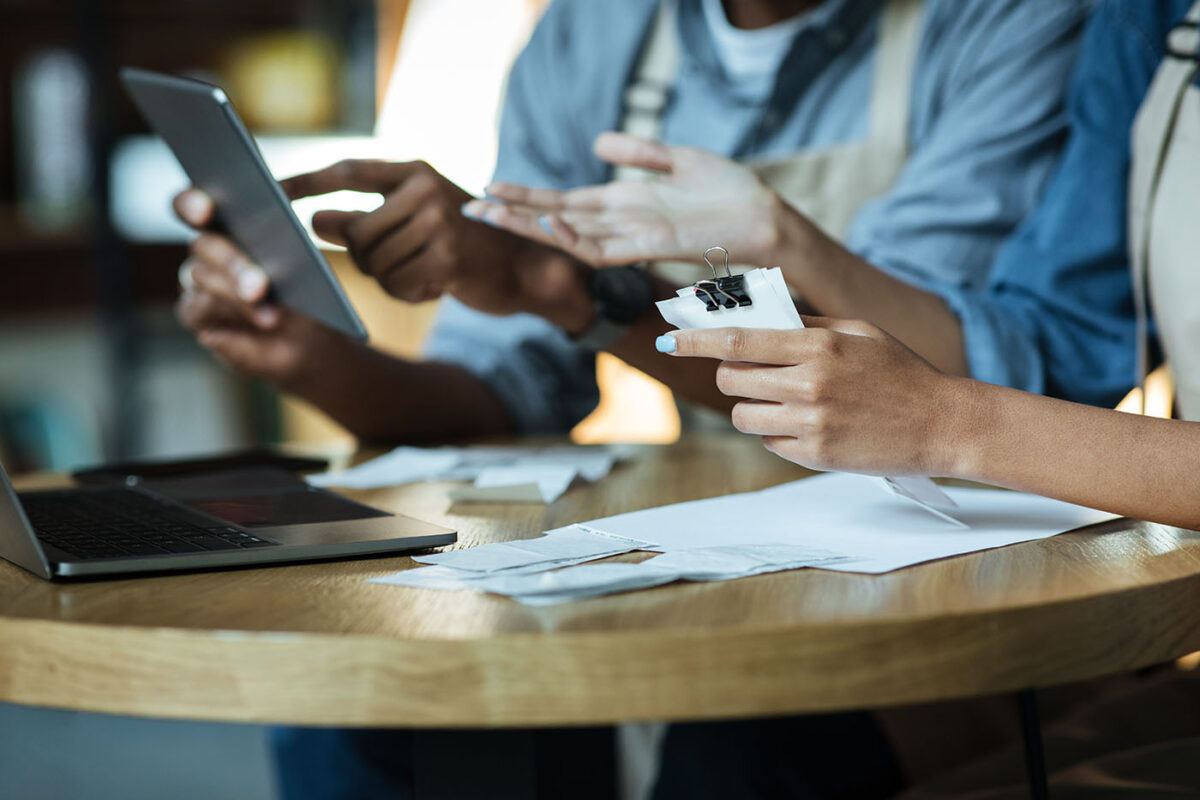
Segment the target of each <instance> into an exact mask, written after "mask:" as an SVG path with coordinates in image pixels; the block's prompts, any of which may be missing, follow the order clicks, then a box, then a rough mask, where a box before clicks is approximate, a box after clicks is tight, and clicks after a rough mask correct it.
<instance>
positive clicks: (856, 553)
mask: <svg viewBox="0 0 1200 800" xmlns="http://www.w3.org/2000/svg"><path fill="white" fill-rule="evenodd" d="M945 491H946V493H947V494H948V495H949V496H950V498H951V499H953V500H954V501H955V502H956V503H957V505H958V508H957V509H956V512H955V516H956V517H958V518H960V519H962V521H963V522H965V523H966V524H967V525H969V526H970V528H969V529H963V528H958V527H955V526H952V525H950V524H948V523H946V522H944V521H942V520H940V519H937V518H935V517H932V516H930V515H929V514H928V513H927V512H926V511H925V510H924V509H921V508H918V507H917V506H915V505H913V504H910V503H908V502H907V501H903V500H900V499H899V498H896V497H893V496H891V495H889V494H886V493H884V492H881V491H880V490H879V488H878V485H877V484H876V482H875V481H874V480H873V479H872V478H869V477H865V476H862V475H850V474H842V473H832V474H826V475H818V476H816V477H813V478H807V479H805V480H801V481H795V482H793V483H786V484H783V485H782V486H776V487H773V488H770V489H764V490H762V491H758V492H748V493H745V494H735V495H726V496H724V497H715V498H712V499H710V500H698V501H694V502H690V503H680V504H676V505H670V506H662V507H659V508H652V509H647V510H645V511H635V512H632V513H629V514H620V515H618V516H614V517H606V518H604V519H598V520H592V521H590V522H586V523H583V524H581V525H573V526H568V527H566V528H560V529H557V530H555V531H550V532H549V533H550V534H551V535H558V534H560V533H562V532H565V531H571V530H582V531H590V532H604V533H609V534H613V535H616V536H624V537H628V538H630V539H637V540H641V541H646V542H652V543H653V544H654V546H655V549H660V550H664V551H673V550H688V549H694V548H699V547H716V546H737V545H740V544H743V543H745V542H747V541H753V542H755V543H763V544H766V543H775V544H792V545H804V546H808V547H815V548H820V549H823V550H828V551H830V552H833V553H837V554H840V555H845V556H848V557H849V560H847V561H844V562H840V563H836V564H829V565H827V566H825V567H824V568H827V569H832V570H838V571H842V572H868V573H878V572H889V571H891V570H894V569H899V568H901V567H907V566H910V565H912V564H919V563H921V562H923V561H932V560H934V559H938V558H946V557H947V556H954V555H960V554H962V553H971V552H975V551H977V550H987V549H989V548H992V547H1001V546H1003V545H1008V544H1016V543H1017V542H1026V541H1030V540H1033V539H1043V538H1046V537H1048V536H1053V535H1055V534H1057V533H1062V532H1064V531H1068V530H1073V529H1075V528H1078V527H1082V526H1085V525H1092V524H1095V523H1097V522H1103V521H1105V520H1109V519H1115V518H1116V517H1115V515H1113V514H1108V513H1106V512H1103V511H1096V510H1094V509H1090V508H1084V507H1082V506H1076V505H1071V504H1070V503H1063V502H1060V501H1058V500H1051V499H1049V498H1045V497H1039V496H1037V495H1030V494H1023V493H1020V492H1007V491H1003V490H999V489H960V488H948V489H946V490H945Z"/></svg>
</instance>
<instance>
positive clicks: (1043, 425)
mask: <svg viewBox="0 0 1200 800" xmlns="http://www.w3.org/2000/svg"><path fill="white" fill-rule="evenodd" d="M939 411H940V413H941V414H942V415H943V418H944V419H945V420H946V424H945V426H944V427H943V430H942V435H941V436H940V437H939V438H941V439H942V440H943V441H944V442H945V444H944V453H945V455H944V462H945V463H946V464H947V466H948V469H947V470H946V472H947V473H948V474H950V475H953V476H954V477H960V478H966V479H969V480H977V481H982V482H984V483H991V484H995V485H998V486H1004V487H1007V488H1010V489H1018V490H1021V491H1029V492H1035V493H1037V494H1043V495H1048V496H1050V497H1055V498H1058V499H1060V500H1066V501H1068V502H1072V503H1078V504H1080V505H1086V506H1091V507H1094V508H1100V509H1103V510H1106V511H1111V512H1113V513H1116V514H1121V515H1123V516H1128V517H1134V518H1137V519H1145V520H1150V521H1153V522H1161V523H1164V524H1168V525H1178V526H1180V527H1184V528H1192V529H1197V528H1200V424H1198V423H1191V422H1182V421H1179V420H1164V419H1156V418H1151V417H1142V416H1137V415H1133V414H1125V413H1122V412H1119V411H1112V410H1107V409H1101V408H1096V407H1093V406H1085V405H1080V404H1076V403H1068V402H1066V401H1063V400H1055V399H1051V398H1048V397H1042V396H1039V395H1034V394H1029V393H1026V392H1020V391H1016V390H1014V389H1007V388H1004V387H999V386H993V385H991V384H984V383H978V382H976V381H968V380H963V379H955V382H954V386H953V392H952V394H951V395H950V397H949V399H948V401H947V402H946V403H945V404H943V405H942V406H941V407H940V409H939Z"/></svg>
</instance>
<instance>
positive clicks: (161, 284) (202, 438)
mask: <svg viewBox="0 0 1200 800" xmlns="http://www.w3.org/2000/svg"><path fill="white" fill-rule="evenodd" d="M544 4H545V0H169V1H164V0H0V30H2V31H3V32H4V40H5V43H6V46H5V47H4V48H3V50H2V51H0V73H2V74H0V165H2V166H0V268H2V269H3V275H4V279H3V285H2V286H0V459H3V463H4V464H5V465H6V467H7V468H8V469H9V470H10V471H12V472H20V471H24V470H28V469H67V468H71V467H75V466H78V465H81V464H88V463H95V462H99V461H105V460H112V459H118V458H120V459H125V458H131V457H157V456H168V455H176V454H182V453H195V452H202V451H209V450H220V449H226V448H230V447H236V446H241V445H245V444H250V443H257V442H280V441H306V442H311V441H329V440H336V439H346V438H348V437H346V436H345V434H344V432H343V431H341V430H339V429H338V428H337V427H336V426H334V425H332V424H331V423H330V422H328V420H326V419H325V418H324V417H323V416H322V415H320V414H318V413H316V412H314V411H312V410H311V409H308V408H306V407H304V406H303V405H301V404H299V403H296V402H293V401H290V400H287V399H285V398H281V397H279V396H278V395H277V394H276V393H275V392H274V391H273V390H271V389H270V387H267V386H264V385H261V384H257V383H254V382H250V381H246V380H243V379H241V378H239V377H238V376H236V375H233V374H231V373H230V372H228V371H227V370H225V369H223V368H222V367H221V366H220V365H219V364H217V363H215V362H214V361H213V360H212V359H211V358H210V357H209V356H208V355H207V354H206V353H205V352H204V351H203V350H202V349H201V348H200V347H198V346H197V345H196V344H195V343H194V342H193V340H192V339H191V337H190V336H189V335H187V334H186V332H185V331H183V330H182V328H181V327H180V326H179V325H178V323H177V322H176V321H175V319H174V316H173V313H172V308H171V307H172V303H173V302H174V299H175V296H176V291H177V286H176V280H177V279H176V271H177V268H178V266H179V264H180V262H181V261H182V260H183V258H184V256H185V245H186V241H187V238H188V232H187V231H186V229H184V228H183V226H182V225H180V224H179V223H178V222H176V221H175V220H174V218H173V215H172V213H171V210H170V198H171V197H172V196H173V195H174V194H175V193H176V192H177V191H178V190H179V189H181V188H183V187H184V186H185V185H186V181H185V178H184V175H183V173H182V171H181V170H180V168H179V167H178V165H177V163H176V162H175V160H174V157H173V156H172V155H171V154H170V152H169V151H168V150H167V148H166V147H165V145H163V144H162V143H161V142H160V141H159V140H158V139H157V138H156V137H154V136H152V135H150V134H149V133H148V132H147V128H146V126H145V124H144V123H143V122H142V120H141V118H140V117H139V115H138V114H137V112H136V110H135V109H134V107H133V106H132V104H131V103H130V101H129V100H128V98H127V97H126V96H125V95H124V93H123V91H122V90H121V88H120V86H119V84H118V82H117V77H116V76H117V70H118V69H119V67H121V66H123V65H134V66H139V67H144V68H147V69H153V70H160V71H165V72H171V73H176V74H183V75H190V76H195V77H199V78H203V79H206V80H209V81H212V82H214V83H217V84H219V85H221V86H222V87H224V88H225V89H226V91H227V93H228V95H229V96H230V97H231V99H232V101H233V103H234V106H235V107H236V108H237V109H238V111H239V113H240V114H241V116H242V117H243V119H244V120H245V122H246V123H247V126H248V127H249V128H250V129H251V131H252V133H254V135H255V137H256V138H257V140H258V142H259V146H260V148H261V150H262V151H263V154H264V157H265V158H266V160H267V162H268V165H269V166H270V167H271V168H272V170H273V171H274V172H275V174H276V175H277V176H280V177H283V176H286V175H288V174H294V173H296V172H300V171H304V170H308V169H313V168H317V167H321V166H325V165H327V164H330V163H333V162H334V161H337V160H339V159H341V158H346V157H379V158H389V159H401V160H409V159H418V158H419V159H424V160H427V161H429V162H430V163H431V164H433V165H434V166H435V167H436V168H437V169H438V170H440V171H441V172H442V173H443V174H445V175H446V176H447V177H449V178H450V179H451V180H453V181H455V182H457V183H458V184H460V185H461V186H462V187H463V188H465V189H466V190H468V191H470V192H475V193H478V192H480V191H481V190H482V188H483V186H484V185H485V184H486V182H487V180H488V178H489V177H490V174H491V171H492V167H493V162H494V159H495V151H496V124H497V119H498V112H499V101H500V96H501V92H502V88H503V83H504V79H505V75H506V73H507V69H508V66H509V64H510V63H511V61H512V59H513V58H514V57H515V55H516V53H517V52H518V51H519V50H520V48H521V46H522V45H523V44H524V42H525V40H526V38H527V37H528V34H529V31H530V29H531V27H532V25H533V24H534V22H535V21H536V19H537V16H538V15H539V14H540V12H541V10H542V7H543V6H544ZM345 195H346V196H332V197H326V198H317V199H314V200H309V201H302V202H300V203H298V204H297V211H298V213H299V215H300V217H301V218H302V219H303V220H305V222H306V223H307V220H308V219H309V218H310V217H311V213H312V211H314V210H315V209H316V208H318V207H322V206H324V207H340V208H371V207H373V206H374V205H376V204H377V203H378V202H379V198H378V197H377V196H364V195H352V194H350V193H345ZM327 255H328V256H329V259H330V261H331V263H332V264H333V265H334V268H335V270H336V271H337V273H338V275H339V277H340V278H341V279H342V281H343V284H344V285H345V286H346V288H347V291H348V292H349V294H350V296H351V300H352V302H353V303H354V305H355V306H356V307H357V308H358V309H359V311H360V313H361V314H362V316H363V318H364V321H365V322H366V324H367V326H368V328H369V330H370V333H371V337H372V340H373V342H374V343H375V344H376V345H377V346H379V347H381V348H382V349H385V350H389V351H392V352H396V353H400V354H405V355H414V354H415V353H416V352H417V350H418V348H419V345H420V342H421V339H422V337H423V335H424V333H425V330H426V328H427V326H428V323H429V320H430V318H431V316H432V312H433V308H432V304H430V305H429V306H405V305H402V304H399V303H396V302H394V301H392V300H390V299H388V298H387V297H386V296H385V295H384V294H383V293H382V292H381V291H380V290H379V289H378V288H377V287H376V286H375V284H374V283H373V282H369V281H367V280H365V279H363V278H362V277H361V276H360V275H359V273H358V272H357V270H355V269H354V267H353V266H352V265H351V264H349V263H348V262H347V260H346V258H345V256H344V254H342V253H338V252H329V253H327ZM601 371H602V373H604V375H605V382H606V385H608V386H610V387H611V384H612V383H613V381H614V380H616V381H619V380H621V376H620V374H619V372H620V370H619V366H618V365H615V364H612V363H609V362H606V363H605V364H604V365H602V367H601ZM663 391H665V390H663ZM615 394H623V395H625V396H626V397H627V399H628V401H629V402H630V403H633V404H635V405H642V406H643V407H644V401H648V402H655V401H657V402H658V404H659V406H661V400H662V397H663V394H662V392H660V391H659V389H658V388H656V387H655V386H653V385H649V384H633V383H630V384H629V385H628V386H627V387H626V391H624V392H619V393H614V392H612V391H608V392H606V396H608V397H609V398H610V399H611V396H613V395H615ZM671 413H673V412H672V411H670V410H669V409H668V411H665V412H664V414H666V415H667V416H661V415H660V416H655V415H649V416H648V415H646V414H644V413H640V414H637V415H622V414H620V413H616V414H614V413H612V412H611V409H610V410H609V413H608V414H607V415H606V416H607V419H608V421H607V422H605V421H603V420H599V419H597V420H589V422H588V423H587V424H586V425H584V426H583V427H582V428H581V429H580V430H579V431H578V432H577V438H579V439H581V440H586V441H597V440H601V439H622V438H623V439H635V440H642V441H654V440H663V439H670V438H672V437H673V436H674V435H676V431H677V426H676V427H673V426H674V425H675V423H674V422H673V421H672V420H670V419H668V418H667V417H669V416H670V414H671ZM622 418H624V422H619V421H618V422H614V420H621V419H622Z"/></svg>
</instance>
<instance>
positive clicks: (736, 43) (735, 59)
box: [701, 0, 811, 101]
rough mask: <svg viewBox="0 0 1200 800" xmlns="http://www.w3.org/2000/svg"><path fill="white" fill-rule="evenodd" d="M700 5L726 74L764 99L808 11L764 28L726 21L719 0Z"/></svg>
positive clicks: (752, 94) (748, 90)
mask: <svg viewBox="0 0 1200 800" xmlns="http://www.w3.org/2000/svg"><path fill="white" fill-rule="evenodd" d="M701 5H702V7H703V9H704V19H705V21H706V22H707V23H708V30H709V32H710V33H711V35H712V39H713V43H714V44H715V45H716V50H717V57H718V58H719V59H720V60H721V64H722V65H723V66H724V67H725V71H726V72H728V73H729V77H730V78H732V79H733V80H735V81H737V83H738V84H739V85H740V86H742V87H744V88H745V93H746V94H747V95H748V96H751V97H755V98H758V99H761V100H763V101H765V100H767V99H768V98H769V97H770V94H771V90H772V89H774V88H775V77H776V75H777V74H778V73H779V66H780V65H781V64H782V63H783V59H784V57H785V56H786V55H787V52H788V49H789V48H791V46H792V41H793V40H794V39H795V38H796V34H797V33H798V32H799V31H800V29H801V28H802V27H804V20H805V18H806V17H807V16H808V15H809V13H811V12H808V11H806V12H804V13H803V14H797V15H796V16H794V17H792V18H790V19H785V20H784V21H783V22H777V23H775V24H774V25H769V26H767V27H765V28H757V29H755V30H743V29H741V28H735V27H734V26H733V25H731V24H730V23H729V18H728V17H727V16H725V9H724V7H722V5H721V0H702V4H701Z"/></svg>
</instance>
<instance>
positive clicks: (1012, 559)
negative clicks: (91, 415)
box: [0, 437, 1200, 727]
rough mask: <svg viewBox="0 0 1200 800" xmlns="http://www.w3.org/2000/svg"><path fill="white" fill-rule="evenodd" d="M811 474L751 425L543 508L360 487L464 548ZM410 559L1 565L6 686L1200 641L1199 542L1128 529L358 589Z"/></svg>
mask: <svg viewBox="0 0 1200 800" xmlns="http://www.w3.org/2000/svg"><path fill="white" fill-rule="evenodd" d="M805 474H806V473H805V472H804V471H803V470H800V469H799V468H797V467H794V466H792V465H790V464H788V463H786V462H784V461H782V460H780V459H777V458H775V457H774V456H772V455H770V454H768V453H766V452H765V451H763V450H762V449H761V448H760V447H759V445H758V443H757V441H756V440H755V439H753V438H749V437H718V438H707V439H696V440H690V441H684V442H681V443H680V444H677V445H673V446H669V447H661V448H650V447H648V448H645V449H644V450H642V451H640V454H639V456H638V458H637V459H636V460H635V461H633V462H631V463H628V464H625V465H622V466H620V467H618V468H617V469H616V470H615V471H614V473H613V474H612V475H611V476H610V477H608V478H606V479H605V480H604V481H602V482H601V483H599V484H596V485H592V486H583V487H580V486H576V487H575V488H572V489H571V490H570V491H569V492H568V493H567V494H566V495H565V496H564V497H563V498H562V499H561V500H559V501H558V502H557V503H554V504H553V505H550V506H548V507H542V506H532V505H511V506H500V505H487V506H483V505H472V506H468V505H460V506H451V505H450V504H449V502H448V500H447V489H448V484H417V485H411V486H406V487H401V488H397V489H389V490H381V491H373V492H358V493H353V494H354V496H356V497H360V498H362V499H365V500H367V501H368V502H371V503H375V504H378V505H381V506H385V507H389V508H393V509H396V510H402V511H405V512H406V513H409V514H411V515H413V516H416V517H418V518H422V519H427V520H430V521H433V522H439V523H443V524H446V525H449V526H452V527H455V528H457V529H458V530H459V531H460V543H459V546H462V547H465V546H471V545H476V544H482V543H484V542H492V541H499V540H504V539H513V538H522V537H531V536H535V535H537V534H538V532H540V531H542V530H544V529H548V528H554V527H557V526H561V525H565V524H568V523H572V522H579V521H583V520H586V519H590V518H594V517H598V516H602V515H607V514H612V513H616V512H620V511H628V510H633V509H638V508H644V507H648V506H652V505H658V504H662V503H668V502H676V501H681V500H690V499H698V498H701V497H707V496H712V495H716V494H722V493H726V492H734V491H746V490H751V489H756V488H761V487H765V486H768V485H771V484H775V483H779V482H782V481H786V480H790V479H794V478H798V477H802V476H803V475H805ZM26 485H28V482H27V483H26ZM797 514H803V509H797ZM630 557H634V556H626V558H630ZM412 565H413V562H412V561H410V560H409V559H407V558H384V559H369V560H359V561H344V562H338V563H324V564H308V565H298V566H286V567H274V568H270V569H253V570H240V571H232V572H211V573H198V574H190V575H173V576H168V577H153V578H141V579H136V580H113V581H101V582H92V583H76V584H50V583H47V582H45V581H42V580H40V579H38V578H35V577H33V576H32V575H29V574H27V573H25V572H23V571H22V570H20V569H18V568H16V567H13V566H11V565H8V564H0V699H3V700H7V701H10V702H15V703H23V704H28V705H36V706H51V707H62V708H72V709H80V710H88V711H101V712H113V713H120V714H133V715H141V716H146V717H173V718H188V719H207V720H225V721H248V722H249V721H253V722H271V723H296V724H320V725H345V726H373V725H383V726H408V727H435V726H436V727H456V726H469V727H490V726H496V727H522V726H540V725H547V726H549V725H563V724H576V723H610V722H617V721H632V720H657V719H668V720H686V719H700V718H720V717H738V716H752V715H768V714H780V713H785V712H805V711H820V710H831V709H841V708H852V707H853V708H863V707H883V706H888V705H893V704H901V703H911V702H918V701H927V700H935V699H946V698H956V697H966V696H971V695H979V694H990V693H996V692H1001V691H1008V690H1020V689H1025V688H1029V687H1040V686H1046V685H1051V684H1058V683H1064V682H1068V681H1075V680H1080V679H1084V678H1089V677H1092V676H1098V675H1103V674H1107V673H1113V672H1118V671H1122V670H1129V669H1132V668H1136V667H1141V666H1144V665H1149V664H1154V663H1158V662H1162V661H1164V660H1168V659H1171V658H1174V657H1177V656H1180V655H1183V654H1185V653H1188V652H1190V651H1194V650H1198V649H1200V534H1197V533H1193V532H1188V531H1181V530H1176V529H1172V528H1166V527H1162V526H1158V525H1147V524H1143V523H1131V522H1128V521H1119V522H1115V523H1110V524H1107V525H1105V526H1103V527H1100V528H1095V529H1089V530H1088V531H1085V532H1080V533H1072V534H1068V535H1065V536H1059V537H1056V538H1052V539H1048V540H1043V541H1037V542H1031V543H1027V544H1021V545H1015V546H1012V547H1006V548H1002V549H999V550H993V551H990V552H985V553H978V554H974V555H967V556H961V557H957V558H952V559H947V560H944V561H940V562H935V563H930V564H925V565H922V566H917V567H912V568H909V569H904V570H900V571H897V572H893V573H890V574H886V575H877V576H867V575H850V574H842V573H835V572H822V571H820V570H812V569H809V570H800V571H795V572H787V573H780V574H775V575H764V576H759V577H754V578H747V579H742V580H737V581H731V582H727V583H718V584H681V585H675V586H668V587H662V588H657V589H652V590H647V591H641V592H636V593H632V594H627V595H619V596H612V597H605V598H598V599H592V600H586V601H581V602H576V603H571V604H568V605H562V606H555V607H549V608H526V607H524V606H521V605H518V604H517V603H515V602H513V601H511V600H509V599H506V598H501V597H496V596H489V595H480V594H474V593H469V592H439V591H427V590H417V589H408V588H399V587H391V586H380V585H374V584H368V583H366V582H365V579H366V578H369V577H372V576H377V575H383V574H385V573H388V572H394V571H396V570H399V569H404V568H407V567H410V566H412Z"/></svg>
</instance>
